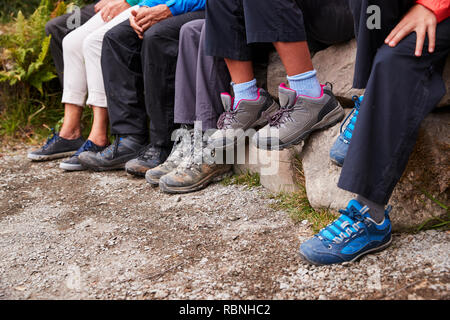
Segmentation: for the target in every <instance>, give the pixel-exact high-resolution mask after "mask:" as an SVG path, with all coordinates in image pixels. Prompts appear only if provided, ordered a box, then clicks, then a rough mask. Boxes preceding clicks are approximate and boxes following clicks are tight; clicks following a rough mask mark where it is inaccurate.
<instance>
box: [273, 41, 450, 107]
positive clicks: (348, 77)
mask: <svg viewBox="0 0 450 320" xmlns="http://www.w3.org/2000/svg"><path fill="white" fill-rule="evenodd" d="M355 59H356V40H352V41H349V42H346V43H343V44H338V45H334V46H331V47H329V48H327V49H325V50H322V51H319V52H318V53H316V54H315V55H314V57H313V59H312V61H313V65H314V68H315V69H316V70H317V76H318V78H319V80H320V82H321V83H325V82H330V83H332V84H333V91H334V94H335V95H336V96H337V97H338V98H339V100H340V101H341V103H342V104H343V105H345V106H351V105H352V101H351V98H352V96H354V95H361V94H363V92H364V90H358V89H353V74H354V69H355ZM444 79H445V85H446V88H447V94H446V95H445V97H444V98H443V99H442V100H441V102H440V103H439V105H438V106H439V107H443V106H450V57H449V58H448V59H447V64H446V67H445V71H444ZM286 81H287V80H286V71H285V69H284V66H283V64H282V63H281V60H280V57H279V56H278V53H276V52H273V53H271V54H270V57H269V65H268V68H267V87H268V91H269V93H270V94H271V95H272V96H274V97H278V86H279V85H280V83H282V82H286Z"/></svg>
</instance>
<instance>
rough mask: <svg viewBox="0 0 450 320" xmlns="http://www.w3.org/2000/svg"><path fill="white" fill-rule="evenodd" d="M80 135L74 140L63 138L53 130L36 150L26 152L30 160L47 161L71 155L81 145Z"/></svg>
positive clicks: (82, 140) (82, 141)
mask: <svg viewBox="0 0 450 320" xmlns="http://www.w3.org/2000/svg"><path fill="white" fill-rule="evenodd" d="M83 143H84V139H83V138H82V137H80V138H78V139H74V140H68V139H64V138H62V137H60V136H59V134H58V133H56V132H54V131H53V133H52V135H51V136H50V137H49V138H48V139H47V142H46V143H45V144H44V145H43V146H42V147H41V148H39V149H38V150H34V151H32V152H30V153H28V159H30V160H31V161H49V160H55V159H61V158H66V157H70V156H72V155H73V154H74V153H75V152H77V150H78V149H79V148H80V147H81V146H82V145H83Z"/></svg>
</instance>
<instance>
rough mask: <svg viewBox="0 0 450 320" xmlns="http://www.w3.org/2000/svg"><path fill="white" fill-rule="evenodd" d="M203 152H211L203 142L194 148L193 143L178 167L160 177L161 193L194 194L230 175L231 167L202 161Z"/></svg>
mask: <svg viewBox="0 0 450 320" xmlns="http://www.w3.org/2000/svg"><path fill="white" fill-rule="evenodd" d="M203 152H210V153H211V152H213V151H212V150H211V149H210V148H207V147H206V143H205V142H203V143H200V146H195V143H194V144H193V145H192V146H191V148H190V152H189V154H188V155H187V156H185V158H184V159H183V161H182V162H181V163H180V165H179V166H178V167H177V168H176V169H175V170H173V171H171V172H170V173H168V174H166V175H164V176H163V177H161V179H160V180H159V188H160V189H161V191H163V192H165V193H169V194H181V193H190V192H195V191H199V190H202V189H204V188H206V187H207V186H208V185H209V184H211V183H212V182H218V181H221V180H222V179H224V178H225V177H227V176H229V175H231V169H232V166H231V165H226V164H215V163H212V164H209V163H206V162H204V161H203Z"/></svg>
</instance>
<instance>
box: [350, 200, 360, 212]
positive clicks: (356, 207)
mask: <svg viewBox="0 0 450 320" xmlns="http://www.w3.org/2000/svg"><path fill="white" fill-rule="evenodd" d="M351 207H354V208H355V209H356V210H358V211H361V209H362V208H363V206H362V205H361V204H360V203H359V202H358V201H357V200H355V199H353V200H350V202H349V203H348V205H347V209H350V208H351Z"/></svg>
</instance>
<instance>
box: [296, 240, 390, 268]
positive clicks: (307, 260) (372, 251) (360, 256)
mask: <svg viewBox="0 0 450 320" xmlns="http://www.w3.org/2000/svg"><path fill="white" fill-rule="evenodd" d="M391 243H392V235H391V238H390V239H389V241H388V242H386V243H385V244H383V245H382V246H381V247H377V248H373V249H370V250H367V251H365V252H362V253H361V254H359V255H357V256H356V257H355V258H353V259H352V260H350V261H344V262H350V263H353V262H356V261H358V260H359V259H361V258H362V257H364V256H365V255H367V254H369V253H377V252H381V251H383V250H385V249H386V248H388V247H389V246H390V245H391ZM299 255H300V258H301V259H302V260H303V261H305V262H306V263H308V264H311V265H314V266H328V265H329V264H322V263H317V262H313V261H311V260H309V259H308V258H307V257H305V256H304V255H303V254H302V253H301V252H299ZM344 262H342V263H344ZM335 264H336V263H335Z"/></svg>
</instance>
